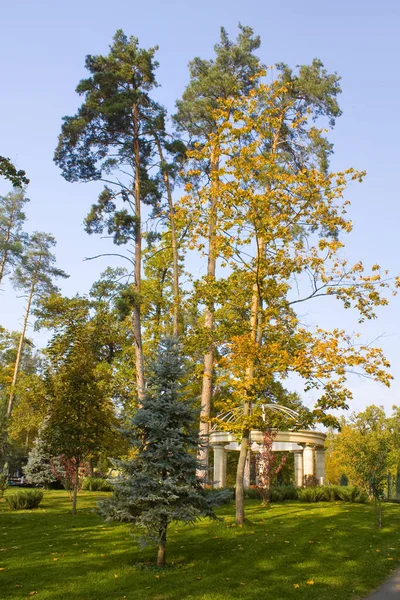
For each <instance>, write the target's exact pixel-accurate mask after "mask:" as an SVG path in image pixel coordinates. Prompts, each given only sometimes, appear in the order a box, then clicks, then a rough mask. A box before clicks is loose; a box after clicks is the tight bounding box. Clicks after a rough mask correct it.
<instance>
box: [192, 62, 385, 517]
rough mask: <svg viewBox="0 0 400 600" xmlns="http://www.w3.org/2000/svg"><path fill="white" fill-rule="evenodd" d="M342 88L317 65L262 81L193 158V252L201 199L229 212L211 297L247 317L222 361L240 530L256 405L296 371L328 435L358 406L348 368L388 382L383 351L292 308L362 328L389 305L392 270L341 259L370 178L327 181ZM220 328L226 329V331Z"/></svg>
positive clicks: (224, 107)
mask: <svg viewBox="0 0 400 600" xmlns="http://www.w3.org/2000/svg"><path fill="white" fill-rule="evenodd" d="M339 91H340V87H339V82H338V76H337V75H335V74H333V75H331V74H328V73H327V72H326V70H325V69H324V68H323V65H322V63H321V62H320V61H317V60H315V61H314V62H313V63H312V64H311V65H309V66H302V67H300V68H299V70H298V72H297V73H293V72H292V71H291V70H290V69H288V68H287V67H286V66H284V65H283V66H281V67H280V68H279V70H278V73H277V75H276V77H275V80H274V81H273V82H272V83H270V84H267V83H264V82H263V81H260V82H257V83H256V85H255V86H254V87H253V88H252V89H250V91H249V92H248V93H247V94H245V95H242V96H240V97H233V98H229V99H227V100H226V101H224V102H220V108H219V109H218V110H216V111H215V113H214V114H215V118H216V119H217V121H218V128H217V129H216V131H215V133H214V134H213V136H212V138H211V139H210V140H208V141H207V142H206V143H205V144H203V146H201V147H199V148H197V149H194V150H192V151H190V153H189V159H193V161H194V163H195V164H196V162H197V165H199V166H198V168H197V169H196V168H194V167H193V168H192V171H191V172H190V173H189V175H191V176H192V177H193V179H194V182H193V184H191V183H190V184H189V185H188V187H187V191H188V194H187V196H186V197H185V198H184V199H183V201H182V208H183V210H186V211H188V212H190V214H191V215H192V219H193V221H194V222H195V223H196V230H195V231H194V233H193V238H192V239H193V242H192V243H193V244H194V245H195V246H196V247H200V248H201V247H202V245H203V242H202V237H204V231H206V230H207V227H208V224H209V216H208V215H206V214H205V213H204V211H202V208H201V207H202V203H203V197H204V196H207V197H209V196H210V195H211V197H212V199H213V202H214V204H215V208H216V210H217V211H218V212H220V214H221V215H223V218H221V219H220V220H219V222H218V238H217V239H218V251H219V255H220V256H221V257H222V259H223V260H224V262H225V264H226V266H227V267H229V268H230V270H231V271H232V272H231V273H229V274H228V276H227V277H226V278H225V280H224V281H220V282H218V284H217V285H216V284H215V283H213V282H209V283H208V293H209V295H210V296H212V295H213V296H214V297H215V294H216V293H217V294H219V297H220V298H224V297H228V298H229V303H230V305H231V311H230V312H231V314H232V315H234V314H235V310H233V307H234V306H235V304H236V306H237V309H238V310H241V311H242V315H243V320H242V322H241V324H242V328H241V331H240V330H238V321H237V318H235V321H234V322H232V329H231V334H230V335H229V333H228V337H226V338H225V340H224V345H223V354H222V356H221V359H220V361H219V362H220V365H221V371H222V374H223V376H227V377H229V378H230V380H231V381H232V382H233V385H234V386H235V394H234V397H235V399H236V402H237V404H239V405H241V406H242V407H243V411H242V413H241V427H242V432H241V435H240V439H241V451H240V456H239V463H238V471H237V480H236V507H237V522H238V523H243V521H244V505H243V473H244V466H245V461H246V456H247V452H248V448H249V434H250V430H251V428H252V407H253V405H255V404H257V402H258V401H259V400H260V399H261V398H263V397H265V396H266V395H267V396H268V394H269V393H270V392H269V390H271V389H272V388H273V385H274V382H276V381H277V380H283V379H284V378H285V377H287V376H288V375H289V373H291V372H294V373H296V374H297V375H299V376H300V377H301V378H303V380H304V383H305V389H306V390H310V389H313V390H314V391H317V390H321V392H320V393H321V395H320V398H319V400H317V402H316V405H315V407H314V410H313V412H312V415H313V418H314V419H315V420H317V421H320V422H322V423H324V424H325V425H328V426H329V425H332V424H334V423H335V418H334V417H332V415H330V414H329V409H331V408H346V407H347V401H348V400H349V399H350V398H351V393H350V391H349V390H348V388H347V387H346V376H347V372H348V371H349V370H351V371H353V370H356V371H358V372H360V373H364V374H365V375H366V376H367V377H370V378H372V379H375V380H377V381H381V382H383V383H384V384H386V385H388V384H389V382H390V375H389V374H388V371H387V369H388V366H389V365H388V363H387V361H386V360H385V358H384V356H383V355H382V352H381V351H380V349H379V348H374V347H372V346H368V345H364V346H363V345H358V346H357V345H355V343H354V342H352V340H351V338H350V337H349V336H348V335H347V334H346V332H344V331H342V330H340V329H334V330H332V331H325V330H323V329H322V328H319V327H316V328H315V329H314V330H311V329H308V328H305V327H304V326H303V325H302V323H301V320H300V319H299V317H298V314H297V313H296V310H295V307H296V305H298V304H299V303H303V302H305V301H312V300H313V299H314V298H317V297H322V296H325V297H328V298H332V299H333V298H336V299H337V300H339V301H341V302H342V303H343V305H344V307H345V308H353V309H355V310H356V311H357V312H358V314H359V320H360V321H363V320H365V319H370V318H374V317H375V310H376V307H377V306H382V305H385V304H386V303H387V299H386V297H385V296H384V291H385V289H387V288H388V287H389V283H388V281H387V273H386V272H384V271H382V270H381V269H380V267H379V266H378V265H374V266H373V267H372V274H366V273H365V271H364V267H363V265H362V263H361V262H358V263H355V264H353V265H349V264H348V262H347V261H346V259H344V258H342V248H343V246H344V244H343V241H342V238H343V235H345V234H347V233H348V232H350V231H351V222H350V221H349V220H348V219H347V218H346V207H347V204H348V203H347V201H346V200H345V199H344V194H345V190H346V185H347V183H348V181H357V180H360V179H362V177H363V173H359V172H355V171H353V170H352V169H349V170H347V171H345V172H340V173H330V172H329V168H328V167H329V160H328V159H329V154H330V153H331V152H332V147H331V145H330V143H329V142H328V140H327V139H326V138H325V137H324V131H323V130H322V129H321V128H317V127H316V124H315V121H316V120H317V119H322V118H324V117H325V119H327V120H328V123H330V124H332V125H333V123H334V119H335V117H336V116H338V115H339V114H340V109H339V107H338V104H337V100H336V97H337V95H338V93H339ZM216 146H217V147H218V148H219V156H220V163H219V169H218V174H217V178H218V181H219V184H218V190H215V189H208V187H207V186H201V185H199V184H198V181H199V180H198V178H199V171H200V165H201V164H203V163H204V161H209V160H211V157H212V155H213V152H214V149H215V147H216ZM200 184H201V180H200ZM308 281H309V282H310V283H311V287H310V288H309V287H308V285H307V282H308ZM296 282H297V283H298V284H299V285H296ZM300 284H301V285H300ZM297 290H299V291H298V293H297ZM224 295H225V296H224ZM224 328H225V332H228V331H229V329H228V327H227V324H226V323H225V325H224Z"/></svg>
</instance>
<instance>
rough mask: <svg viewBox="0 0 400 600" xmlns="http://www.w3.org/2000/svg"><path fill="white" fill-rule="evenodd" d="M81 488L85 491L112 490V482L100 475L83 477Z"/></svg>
mask: <svg viewBox="0 0 400 600" xmlns="http://www.w3.org/2000/svg"><path fill="white" fill-rule="evenodd" d="M82 490H84V491H86V492H112V491H113V490H114V486H113V485H112V483H110V482H109V481H107V480H106V479H102V478H101V477H85V479H84V480H83V481H82Z"/></svg>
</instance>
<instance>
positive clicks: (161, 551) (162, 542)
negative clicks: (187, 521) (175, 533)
mask: <svg viewBox="0 0 400 600" xmlns="http://www.w3.org/2000/svg"><path fill="white" fill-rule="evenodd" d="M167 527H168V525H167V523H166V522H164V523H163V524H162V525H161V527H160V529H159V542H158V553H157V567H165V551H166V545H167Z"/></svg>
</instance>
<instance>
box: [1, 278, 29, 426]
mask: <svg viewBox="0 0 400 600" xmlns="http://www.w3.org/2000/svg"><path fill="white" fill-rule="evenodd" d="M35 284H36V282H35V281H33V282H32V285H31V289H30V292H29V298H28V304H27V306H26V311H25V317H24V324H23V327H22V332H21V335H20V338H19V344H18V350H17V358H16V360H15V366H14V373H13V378H12V382H11V388H10V396H9V398H8V406H7V420H9V419H10V418H11V414H12V409H13V405H14V400H15V386H16V384H17V378H18V371H19V367H20V364H21V357H22V349H23V346H24V340H25V333H26V327H27V325H28V319H29V314H30V310H31V304H32V298H33V294H34V291H35Z"/></svg>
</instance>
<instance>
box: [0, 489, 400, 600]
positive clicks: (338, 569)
mask: <svg viewBox="0 0 400 600" xmlns="http://www.w3.org/2000/svg"><path fill="white" fill-rule="evenodd" d="M102 495H103V496H104V495H105V494H102ZM98 497H99V496H98V494H96V493H90V492H83V493H82V494H80V496H79V503H78V515H77V516H76V517H73V516H72V515H71V514H70V503H69V500H68V496H67V494H66V493H65V492H45V497H44V500H43V502H42V504H41V507H40V508H39V509H38V510H35V511H18V512H12V511H9V510H8V508H7V506H6V504H5V502H4V500H3V501H0V569H1V570H0V598H1V599H2V600H8V599H11V598H12V599H15V600H22V599H26V598H28V597H30V596H29V594H31V593H32V592H37V594H34V596H35V597H37V598H38V600H39V599H43V600H50V599H51V600H109V599H112V600H114V599H121V600H123V599H124V598H125V599H126V600H181V599H188V600H234V599H236V598H239V599H243V600H254V599H260V600H286V599H288V600H291V599H292V598H300V599H301V598H302V599H305V598H307V600H308V599H310V600H313V599H315V600H317V599H318V600H339V599H343V600H349V599H351V598H361V597H363V596H365V595H366V594H367V592H368V591H370V590H371V589H373V588H374V587H376V586H377V585H378V584H379V583H380V582H381V581H382V580H384V579H385V577H386V576H388V575H389V574H390V572H391V571H392V570H393V569H394V568H395V567H396V566H398V563H399V561H400V536H399V533H400V506H399V505H385V507H384V510H385V521H384V527H383V529H382V530H378V529H377V528H376V525H375V517H374V511H373V507H371V506H369V505H350V504H339V503H337V504H326V503H321V504H314V505H312V504H300V503H298V502H287V503H282V504H275V505H273V506H272V507H271V508H270V509H265V508H263V507H261V506H260V504H259V503H258V502H256V501H249V502H248V503H247V515H248V519H249V522H248V524H247V525H246V526H245V527H243V528H241V527H236V526H235V525H234V508H233V505H229V506H225V507H223V508H222V509H220V510H219V515H220V516H221V517H223V521H219V522H210V521H201V522H199V523H198V524H197V525H196V526H195V527H185V526H181V525H179V526H172V527H171V528H170V536H169V543H168V555H167V560H168V563H169V566H168V567H167V568H166V569H165V570H157V569H155V568H154V566H153V565H154V559H155V552H154V549H153V548H149V547H147V548H145V549H144V550H140V548H138V546H137V545H136V543H135V540H134V539H133V538H132V536H131V535H130V530H129V526H128V525H125V524H122V525H120V524H111V525H107V524H104V522H103V521H102V520H101V519H100V518H99V517H98V516H97V515H96V514H95V512H94V510H93V509H94V507H95V503H96V499H97V498H98ZM297 586H298V587H297Z"/></svg>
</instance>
